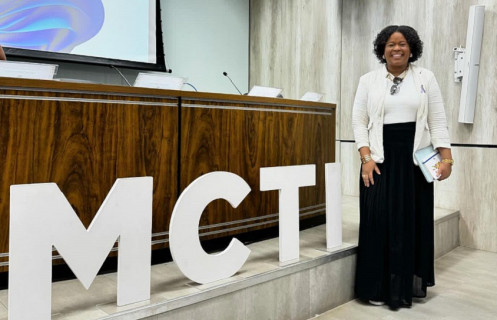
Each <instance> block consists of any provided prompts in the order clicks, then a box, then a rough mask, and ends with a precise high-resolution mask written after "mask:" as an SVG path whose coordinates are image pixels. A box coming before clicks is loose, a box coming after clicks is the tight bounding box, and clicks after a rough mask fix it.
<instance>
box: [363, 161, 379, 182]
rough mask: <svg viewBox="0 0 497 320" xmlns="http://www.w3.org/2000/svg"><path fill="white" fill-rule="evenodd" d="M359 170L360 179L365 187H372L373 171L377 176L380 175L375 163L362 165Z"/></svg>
mask: <svg viewBox="0 0 497 320" xmlns="http://www.w3.org/2000/svg"><path fill="white" fill-rule="evenodd" d="M361 168H362V170H361V178H362V182H364V185H365V186H366V187H369V185H374V179H373V171H376V173H377V174H381V172H380V169H379V168H378V166H377V165H376V162H374V161H373V160H370V161H368V162H366V163H364V164H363V165H362V167H361Z"/></svg>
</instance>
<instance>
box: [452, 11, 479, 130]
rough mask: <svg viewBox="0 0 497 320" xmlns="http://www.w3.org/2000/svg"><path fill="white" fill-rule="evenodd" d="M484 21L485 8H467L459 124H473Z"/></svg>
mask: <svg viewBox="0 0 497 320" xmlns="http://www.w3.org/2000/svg"><path fill="white" fill-rule="evenodd" d="M484 19H485V6H483V5H475V6H471V7H470V8H469V19H468V31H467V34H466V49H465V50H464V51H463V54H464V58H463V66H462V86H461V101H460V105H459V122H460V123H473V119H474V116H475V105H476V94H477V91H478V72H479V69H480V51H481V44H482V39H483V22H484ZM456 60H457V58H456ZM456 63H457V61H456ZM456 81H457V80H456Z"/></svg>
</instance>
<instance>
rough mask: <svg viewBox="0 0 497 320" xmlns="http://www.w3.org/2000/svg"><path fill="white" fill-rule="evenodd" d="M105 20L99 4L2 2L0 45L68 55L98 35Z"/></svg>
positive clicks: (85, 0)
mask: <svg viewBox="0 0 497 320" xmlns="http://www.w3.org/2000/svg"><path fill="white" fill-rule="evenodd" d="M104 16H105V14H104V7H103V4H102V1H101V0H35V1H33V0H9V1H5V0H2V1H1V2H0V43H1V44H2V45H3V46H7V47H15V48H22V49H31V50H43V51H52V52H63V53H70V52H71V51H72V50H73V49H74V47H76V46H77V45H79V44H81V43H83V42H85V41H87V40H88V39H91V38H92V37H93V36H95V35H96V34H97V33H98V32H99V31H100V29H101V27H102V25H103V22H104Z"/></svg>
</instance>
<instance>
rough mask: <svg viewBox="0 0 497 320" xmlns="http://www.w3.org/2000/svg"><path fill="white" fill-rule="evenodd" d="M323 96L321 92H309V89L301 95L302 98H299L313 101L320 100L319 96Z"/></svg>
mask: <svg viewBox="0 0 497 320" xmlns="http://www.w3.org/2000/svg"><path fill="white" fill-rule="evenodd" d="M322 97H323V95H322V94H321V93H317V92H311V91H307V92H306V93H305V94H304V95H303V96H302V98H300V100H303V101H314V102H318V101H320V100H321V98H322Z"/></svg>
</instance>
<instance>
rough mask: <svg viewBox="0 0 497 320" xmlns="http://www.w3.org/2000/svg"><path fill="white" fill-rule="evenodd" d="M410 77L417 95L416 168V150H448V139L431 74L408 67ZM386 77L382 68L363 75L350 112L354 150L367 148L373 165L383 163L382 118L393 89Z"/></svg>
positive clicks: (442, 112) (442, 111)
mask: <svg viewBox="0 0 497 320" xmlns="http://www.w3.org/2000/svg"><path fill="white" fill-rule="evenodd" d="M409 73H411V74H412V77H413V79H414V89H415V91H417V92H418V95H419V100H418V101H419V107H418V111H417V113H416V132H415V134H414V148H413V161H414V163H415V164H417V161H416V159H414V152H415V151H416V150H419V149H422V148H424V147H427V146H429V145H430V143H431V144H432V145H433V148H435V149H436V148H439V147H443V148H450V139H449V131H448V128H447V119H446V117H445V110H444V103H443V99H442V93H441V92H440V87H439V86H438V83H437V80H436V79H435V76H434V74H433V72H431V71H429V70H427V69H424V68H420V67H417V66H415V65H414V64H411V65H410V67H409ZM387 74H388V71H387V70H386V68H385V66H383V67H382V68H380V69H378V70H375V71H371V72H369V73H367V74H365V75H363V76H362V77H361V78H360V80H359V85H358V87H357V91H356V96H355V99H354V106H353V109H352V127H353V128H354V137H355V141H356V144H357V148H358V149H360V148H361V147H363V146H368V147H369V149H370V150H371V158H373V160H374V161H375V162H376V163H382V162H383V161H384V160H385V158H384V157H385V156H384V149H383V117H384V110H385V108H384V107H385V98H386V96H387V95H390V87H391V86H392V85H391V84H390V85H388V82H389V80H388V79H387ZM402 89H403V88H401V89H400V92H402ZM400 92H399V93H400Z"/></svg>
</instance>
